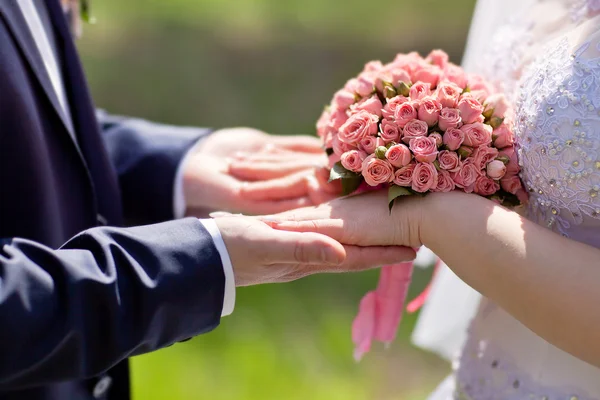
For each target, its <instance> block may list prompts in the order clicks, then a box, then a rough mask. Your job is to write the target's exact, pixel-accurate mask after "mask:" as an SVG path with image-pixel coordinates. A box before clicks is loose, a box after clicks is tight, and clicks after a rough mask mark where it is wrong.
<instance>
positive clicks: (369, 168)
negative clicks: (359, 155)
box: [362, 155, 394, 186]
mask: <svg viewBox="0 0 600 400" xmlns="http://www.w3.org/2000/svg"><path fill="white" fill-rule="evenodd" d="M362 175H363V177H364V178H365V182H366V183H367V185H369V186H377V185H380V184H382V183H388V182H390V181H391V180H392V179H393V177H394V167H392V164H390V163H389V161H387V160H380V159H379V158H377V157H375V156H374V155H370V156H368V157H367V158H365V160H364V161H363V165H362Z"/></svg>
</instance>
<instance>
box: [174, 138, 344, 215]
mask: <svg viewBox="0 0 600 400" xmlns="http://www.w3.org/2000/svg"><path fill="white" fill-rule="evenodd" d="M193 151H194V153H192V154H190V156H189V161H188V162H187V164H186V166H185V170H184V193H185V200H186V204H187V206H188V214H189V215H198V214H205V213H206V212H207V211H212V210H227V211H235V212H242V213H245V214H271V213H277V212H281V211H285V210H290V209H294V208H298V207H303V206H308V205H312V204H316V203H321V202H323V201H326V200H328V199H330V198H331V197H333V195H332V194H330V193H331V192H336V191H337V189H336V188H335V187H333V188H332V187H331V186H327V184H326V178H327V177H325V176H322V175H323V174H322V171H319V167H320V166H323V165H325V163H326V158H325V154H324V152H323V150H322V148H321V143H320V141H319V140H318V139H317V138H314V137H310V136H301V135H296V136H278V135H268V134H266V133H264V132H261V131H258V130H255V129H250V128H232V129H223V130H219V131H217V132H214V133H213V134H212V135H210V136H209V137H208V138H206V139H205V141H204V142H203V143H202V144H201V146H200V147H198V148H197V149H196V150H193ZM315 171H317V173H315ZM319 172H321V173H319Z"/></svg>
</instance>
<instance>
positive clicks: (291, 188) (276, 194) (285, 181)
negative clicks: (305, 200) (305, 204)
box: [240, 172, 308, 200]
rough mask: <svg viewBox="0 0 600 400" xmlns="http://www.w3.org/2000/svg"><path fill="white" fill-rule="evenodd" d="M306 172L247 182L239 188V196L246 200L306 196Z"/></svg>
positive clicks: (284, 198)
mask: <svg viewBox="0 0 600 400" xmlns="http://www.w3.org/2000/svg"><path fill="white" fill-rule="evenodd" d="M307 175H308V174H307V173H306V172H300V173H296V174H293V175H289V176H286V177H284V178H277V179H271V180H268V181H262V182H248V183H246V184H245V185H243V186H242V187H241V188H240V196H241V197H243V198H244V199H248V200H286V199H294V198H297V197H303V196H306V195H307V193H308V180H307Z"/></svg>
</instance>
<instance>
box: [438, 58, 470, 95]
mask: <svg viewBox="0 0 600 400" xmlns="http://www.w3.org/2000/svg"><path fill="white" fill-rule="evenodd" d="M443 79H445V80H447V81H450V82H452V83H455V84H457V85H458V86H459V87H460V88H461V89H463V90H464V89H465V88H466V87H467V75H466V74H465V71H464V70H463V69H462V68H461V67H459V66H457V65H454V64H448V65H447V66H446V68H445V69H444V75H443Z"/></svg>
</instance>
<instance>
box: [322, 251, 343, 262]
mask: <svg viewBox="0 0 600 400" xmlns="http://www.w3.org/2000/svg"><path fill="white" fill-rule="evenodd" d="M323 258H324V260H323V261H324V262H326V263H327V264H331V265H340V264H341V263H342V262H343V261H344V260H343V259H342V258H341V257H340V254H339V253H338V252H337V251H336V250H335V249H333V248H331V247H328V248H326V249H325V250H324V251H323Z"/></svg>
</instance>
